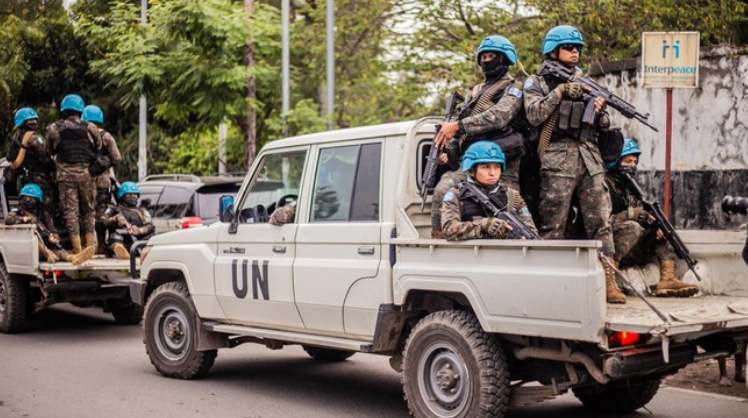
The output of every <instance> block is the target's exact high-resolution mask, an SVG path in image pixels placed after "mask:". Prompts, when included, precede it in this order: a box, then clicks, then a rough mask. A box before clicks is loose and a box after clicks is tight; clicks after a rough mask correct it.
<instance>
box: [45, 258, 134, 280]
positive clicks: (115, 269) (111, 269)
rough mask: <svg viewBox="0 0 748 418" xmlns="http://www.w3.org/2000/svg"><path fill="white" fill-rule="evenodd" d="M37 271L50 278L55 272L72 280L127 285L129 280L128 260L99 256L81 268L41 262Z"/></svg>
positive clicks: (62, 263)
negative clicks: (95, 279) (90, 280)
mask: <svg viewBox="0 0 748 418" xmlns="http://www.w3.org/2000/svg"><path fill="white" fill-rule="evenodd" d="M39 270H40V271H41V272H42V273H47V274H49V275H50V276H52V275H56V274H55V272H61V273H64V274H65V275H66V276H67V277H69V278H71V279H73V280H85V279H89V278H92V277H95V278H97V279H100V280H105V281H108V282H112V283H120V282H122V283H129V280H130V260H119V259H116V258H105V257H104V256H100V255H97V256H95V257H94V258H92V259H91V260H88V261H87V262H85V263H84V264H83V265H81V266H76V265H73V263H69V262H59V261H58V262H56V263H47V262H43V263H39ZM58 274H59V273H58Z"/></svg>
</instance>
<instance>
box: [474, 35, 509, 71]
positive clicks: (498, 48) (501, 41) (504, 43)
mask: <svg viewBox="0 0 748 418" xmlns="http://www.w3.org/2000/svg"><path fill="white" fill-rule="evenodd" d="M484 52H497V53H499V52H500V53H502V54H504V56H505V57H506V58H507V60H508V61H509V63H510V65H514V64H516V63H517V50H516V49H514V45H513V44H512V43H511V42H510V41H509V39H506V38H505V37H503V36H499V35H491V36H489V37H487V38H486V39H484V40H483V41H481V43H480V45H478V50H477V51H476V53H475V59H476V60H477V61H478V64H480V54H482V53H484Z"/></svg>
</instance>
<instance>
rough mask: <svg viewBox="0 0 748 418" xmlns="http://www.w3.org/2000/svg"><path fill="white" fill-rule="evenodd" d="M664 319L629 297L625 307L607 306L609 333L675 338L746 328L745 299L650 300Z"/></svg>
mask: <svg viewBox="0 0 748 418" xmlns="http://www.w3.org/2000/svg"><path fill="white" fill-rule="evenodd" d="M649 301H650V302H651V303H652V304H653V305H654V306H655V307H656V308H657V309H658V310H659V311H660V312H661V313H662V314H664V316H665V317H666V319H667V321H668V323H666V322H665V321H663V320H662V319H661V318H660V317H659V316H658V315H657V314H656V313H655V312H654V311H653V310H652V309H651V308H650V307H649V306H647V305H646V304H645V303H644V301H642V300H641V299H639V298H636V297H629V298H628V302H627V303H626V304H625V305H617V304H610V303H609V304H607V305H608V309H607V313H606V322H607V324H608V329H610V330H612V331H628V332H635V333H638V334H647V333H650V332H652V331H655V332H657V333H660V332H662V333H664V335H668V336H676V335H679V334H685V333H698V332H701V331H705V332H706V331H714V330H719V329H725V328H731V329H736V328H743V327H748V298H745V297H736V296H716V295H706V296H701V297H692V298H685V299H683V298H654V297H653V298H649Z"/></svg>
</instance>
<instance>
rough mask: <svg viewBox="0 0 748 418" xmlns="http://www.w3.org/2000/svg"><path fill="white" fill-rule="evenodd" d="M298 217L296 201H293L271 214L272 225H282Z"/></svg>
mask: <svg viewBox="0 0 748 418" xmlns="http://www.w3.org/2000/svg"><path fill="white" fill-rule="evenodd" d="M295 218H296V202H291V203H289V204H287V205H286V206H283V207H282V208H278V209H276V210H274V211H273V213H272V214H271V215H270V220H269V222H270V225H275V226H281V225H285V224H290V223H293V221H294V219H295Z"/></svg>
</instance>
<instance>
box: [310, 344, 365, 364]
mask: <svg viewBox="0 0 748 418" xmlns="http://www.w3.org/2000/svg"><path fill="white" fill-rule="evenodd" d="M302 348H304V351H306V353H307V354H309V356H310V357H312V358H314V359H316V360H321V361H327V362H330V363H334V362H338V361H344V360H347V359H349V358H350V357H351V356H352V355H354V354H356V352H355V351H346V350H333V349H330V348H320V347H312V346H310V345H302Z"/></svg>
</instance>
